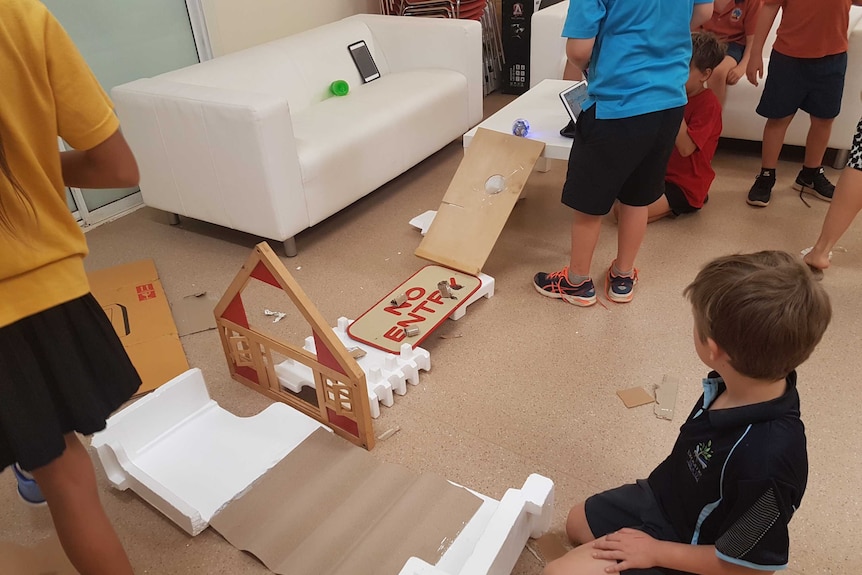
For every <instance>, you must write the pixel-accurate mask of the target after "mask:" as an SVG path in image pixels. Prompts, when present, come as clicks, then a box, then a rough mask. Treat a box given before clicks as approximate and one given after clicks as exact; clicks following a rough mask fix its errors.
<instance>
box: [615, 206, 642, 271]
mask: <svg viewBox="0 0 862 575" xmlns="http://www.w3.org/2000/svg"><path fill="white" fill-rule="evenodd" d="M648 217H649V208H648V207H647V206H627V205H625V204H620V223H619V228H618V229H617V268H618V269H619V270H620V271H629V270H631V269H632V268H634V267H635V258H636V257H637V255H638V250H639V249H640V247H641V242H643V239H644V235H645V234H646V226H647V218H648Z"/></svg>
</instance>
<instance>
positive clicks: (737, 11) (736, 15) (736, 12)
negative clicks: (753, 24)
mask: <svg viewBox="0 0 862 575" xmlns="http://www.w3.org/2000/svg"><path fill="white" fill-rule="evenodd" d="M740 18H742V8H734V9H733V10H732V11H731V13H730V19H731V21H733V22H739V19H740Z"/></svg>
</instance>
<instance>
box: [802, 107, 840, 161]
mask: <svg viewBox="0 0 862 575" xmlns="http://www.w3.org/2000/svg"><path fill="white" fill-rule="evenodd" d="M832 121H833V120H832V119H828V120H827V119H823V118H815V117H814V116H811V127H810V128H808V137H807V138H806V139H805V163H804V165H805V167H807V168H819V167H820V166H821V165H822V164H823V154H825V153H826V145H827V144H828V143H829V136H830V135H831V134H832Z"/></svg>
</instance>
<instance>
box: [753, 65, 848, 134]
mask: <svg viewBox="0 0 862 575" xmlns="http://www.w3.org/2000/svg"><path fill="white" fill-rule="evenodd" d="M846 71H847V52H842V53H840V54H834V55H832V56H824V57H823V58H792V57H790V56H785V55H784V54H782V53H780V52H776V51H775V50H773V51H772V54H771V55H770V56H769V73H768V74H767V75H766V85H765V86H764V87H763V94H761V96H760V104H758V106H757V113H758V114H759V115H761V116H763V117H764V118H772V119H779V118H786V117H787V116H792V115H793V114H795V113H796V110H802V111H804V112H808V113H809V114H811V116H813V117H815V118H821V119H824V120H829V119H832V118H835V117H836V116H838V113H839V112H841V96H842V94H843V93H844V74H845V72H846Z"/></svg>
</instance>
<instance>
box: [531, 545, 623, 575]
mask: <svg viewBox="0 0 862 575" xmlns="http://www.w3.org/2000/svg"><path fill="white" fill-rule="evenodd" d="M593 552H594V549H593V542H592V541H590V542H589V543H586V544H584V545H581V546H580V547H575V548H574V549H572V550H571V551H569V552H568V553H566V554H565V555H563V556H562V557H560V558H559V559H557V560H556V561H552V562H551V563H548V565H547V566H546V567H545V570H544V571H543V572H542V573H543V575H605V568H606V567H610V566H612V565H616V564H617V562H616V561H609V560H607V559H594V558H593Z"/></svg>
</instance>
